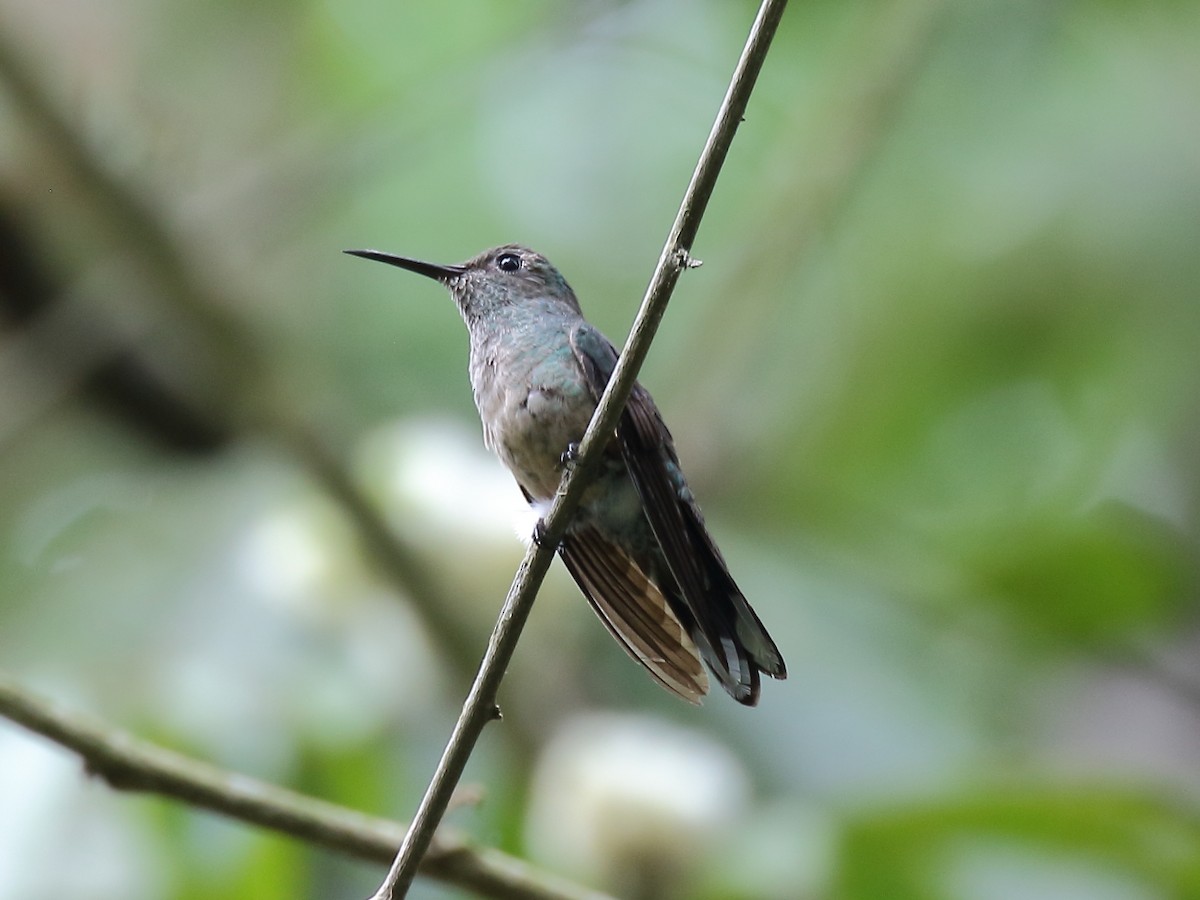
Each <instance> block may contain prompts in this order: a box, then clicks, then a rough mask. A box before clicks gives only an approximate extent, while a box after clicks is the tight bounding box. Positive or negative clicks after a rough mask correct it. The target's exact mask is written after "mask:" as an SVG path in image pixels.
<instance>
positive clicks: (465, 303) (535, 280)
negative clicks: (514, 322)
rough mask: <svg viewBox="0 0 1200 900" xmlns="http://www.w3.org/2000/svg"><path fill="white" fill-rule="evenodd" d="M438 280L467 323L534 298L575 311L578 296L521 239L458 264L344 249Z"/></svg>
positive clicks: (356, 254) (577, 305) (546, 260)
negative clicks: (522, 243) (524, 245)
mask: <svg viewBox="0 0 1200 900" xmlns="http://www.w3.org/2000/svg"><path fill="white" fill-rule="evenodd" d="M346 253H349V254H350V255H352V256H361V257H363V258H364V259H374V260H377V261H378V262H385V263H388V264H389V265H393V266H399V267H400V268H401V269H408V270H409V271H410V272H416V273H417V274H419V275H425V276H426V277H428V278H433V279H435V280H436V281H440V282H441V283H442V284H444V285H445V286H446V288H447V289H448V290H449V291H450V293H451V294H452V295H453V296H454V300H455V302H456V303H457V304H458V308H459V310H461V311H462V314H463V318H465V319H466V320H467V324H468V325H470V324H471V323H472V322H476V321H480V320H482V319H487V318H488V317H489V316H491V315H493V314H495V313H497V312H498V311H500V310H501V309H503V308H504V307H508V306H519V305H523V304H528V303H533V302H537V303H540V304H559V303H561V304H563V305H565V306H566V307H568V308H569V309H570V310H572V311H573V312H576V313H578V312H579V301H578V300H576V299H575V292H574V291H572V290H571V286H570V285H569V284H567V281H566V279H565V278H563V277H562V275H561V274H560V273H559V271H558V269H556V268H554V266H552V265H551V264H550V261H549V260H548V259H546V257H544V256H542V255H541V254H540V253H536V252H534V251H533V250H530V249H529V248H528V247H522V246H520V245H519V244H504V245H503V246H500V247H493V248H492V249H490V250H484V251H483V252H482V253H480V254H479V255H478V256H475V257H472V258H471V259H468V260H467V261H466V262H464V263H458V264H457V265H448V266H447V265H440V264H437V263H427V262H422V261H420V260H416V259H409V258H408V257H405V256H393V255H392V254H390V253H381V252H380V251H378V250H347V251H346Z"/></svg>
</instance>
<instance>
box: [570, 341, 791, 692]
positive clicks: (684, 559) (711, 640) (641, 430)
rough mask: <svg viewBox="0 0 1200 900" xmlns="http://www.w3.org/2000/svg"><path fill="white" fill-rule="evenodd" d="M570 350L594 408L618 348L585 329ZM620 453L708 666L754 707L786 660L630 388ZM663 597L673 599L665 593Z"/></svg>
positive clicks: (643, 398) (642, 397)
mask: <svg viewBox="0 0 1200 900" xmlns="http://www.w3.org/2000/svg"><path fill="white" fill-rule="evenodd" d="M571 348H572V350H573V351H574V353H575V357H576V359H577V360H578V362H579V364H580V367H581V368H582V369H583V372H584V374H585V376H586V377H587V380H588V384H589V387H590V388H591V391H592V394H593V395H594V397H595V398H596V400H597V401H598V400H599V398H600V395H601V394H602V393H603V392H604V388H605V387H606V386H607V384H608V380H609V378H610V377H611V376H612V372H613V369H614V368H615V366H616V363H617V351H616V348H615V347H613V345H612V344H611V343H610V342H609V341H608V339H607V338H606V337H604V335H602V334H601V333H600V332H599V331H597V330H596V329H595V328H593V327H592V326H591V325H588V324H587V323H584V324H582V325H580V326H578V327H577V328H576V329H575V330H574V331H573V332H572V333H571ZM617 434H618V437H619V438H620V444H621V452H622V456H623V457H624V460H625V465H626V468H627V469H628V471H629V475H630V478H631V479H632V480H633V483H634V485H635V486H636V487H637V490H638V494H639V495H640V497H641V499H642V506H643V508H644V509H645V511H646V518H647V519H648V520H649V522H650V527H651V529H652V530H653V532H654V536H655V538H656V539H657V540H658V543H659V546H660V548H661V549H662V553H663V557H664V559H665V561H666V564H667V567H668V568H669V569H670V574H671V575H672V576H673V577H674V580H675V583H676V585H677V587H678V591H679V594H681V595H682V599H683V601H684V602H685V603H686V605H687V608H688V612H690V613H691V615H690V616H687V615H680V614H679V613H677V617H679V618H682V619H683V620H684V621H685V622H686V621H687V620H688V619H692V622H690V623H689V624H694V627H692V628H691V629H690V631H691V637H692V640H693V641H694V642H695V644H696V646H697V648H698V649H699V651H700V654H701V656H702V657H703V658H704V660H705V662H707V663H708V665H709V668H711V669H712V671H713V674H715V675H716V676H717V678H718V680H719V681H720V682H721V686H722V687H723V688H725V690H726V691H727V692H728V693H729V695H730V696H732V697H733V698H734V699H735V700H737V701H738V702H739V703H745V704H746V705H748V706H753V705H754V704H755V703H756V702H757V700H758V692H759V681H760V679H759V673H760V672H765V673H766V674H768V675H770V676H771V677H773V678H786V677H787V669H786V667H785V665H784V662H783V657H782V656H781V655H780V653H779V649H778V648H777V647H776V646H775V642H774V641H773V640H771V636H770V635H769V634H768V633H767V630H766V628H764V627H763V624H762V622H761V620H759V618H758V616H757V615H756V614H755V612H754V610H753V609H751V607H750V604H749V603H748V602H747V601H746V598H745V597H744V596H743V595H742V592H741V590H739V589H738V586H737V584H736V583H735V582H734V580H733V577H732V576H731V575H730V574H729V569H728V568H727V567H726V565H725V560H724V558H723V557H722V556H721V552H720V550H718V549H717V545H716V543H715V542H714V541H713V539H712V537H711V536H710V535H709V533H708V529H707V528H706V527H705V525H704V517H703V516H702V515H701V513H700V507H699V506H697V505H696V502H695V500H694V499H693V498H692V495H691V492H690V491H689V490H688V487H687V484H686V482H685V481H684V479H683V473H682V471H681V469H680V467H679V459H678V457H677V456H676V455H675V446H674V442H673V440H672V438H671V433H670V431H668V430H667V426H666V424H665V423H664V422H663V420H662V416H661V415H660V414H659V412H658V407H656V406H655V405H654V400H653V398H652V397H651V396H650V394H649V392H647V391H646V390H645V388H643V387H642V386H641V385H636V384H635V385H634V388H633V391H632V393H631V394H630V396H629V402H628V403H627V404H626V406H625V412H624V414H623V415H622V417H621V422H620V424H619V426H618V428H617ZM664 592H665V593H668V594H669V593H670V591H669V590H667V589H666V588H665V586H664Z"/></svg>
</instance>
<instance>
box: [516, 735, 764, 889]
mask: <svg viewBox="0 0 1200 900" xmlns="http://www.w3.org/2000/svg"><path fill="white" fill-rule="evenodd" d="M748 796H749V786H748V779H747V776H746V773H745V770H744V769H743V767H742V765H741V763H740V762H739V761H738V760H737V759H736V758H735V757H734V756H733V754H732V753H730V752H729V750H727V749H726V748H725V747H724V746H722V745H720V744H718V743H716V742H715V741H713V740H712V739H711V738H710V737H708V736H707V735H704V734H701V733H699V732H695V731H691V730H689V729H686V728H682V727H679V726H677V725H672V724H670V723H667V722H663V721H662V720H659V719H655V718H652V717H649V716H631V715H611V714H603V715H602V714H596V715H587V716H581V717H578V718H576V719H573V720H571V721H570V722H568V723H567V725H566V726H565V727H564V728H563V729H562V730H561V731H560V732H559V733H558V735H556V736H555V738H554V739H553V740H552V741H551V742H550V744H549V745H548V747H547V748H546V751H545V753H544V755H543V757H542V759H541V761H540V762H539V764H538V766H537V769H536V771H535V773H534V783H533V792H532V801H531V804H530V811H529V819H528V838H529V844H530V847H531V849H532V850H533V852H534V855H535V856H536V857H538V858H539V859H541V860H543V861H545V862H547V863H548V864H551V865H553V866H554V867H555V868H559V869H565V870H568V871H571V872H572V873H574V874H577V875H579V876H582V877H586V878H588V879H592V880H597V881H601V882H603V883H604V884H606V885H609V886H615V887H618V888H620V889H621V890H622V891H623V892H624V894H628V895H630V896H670V895H671V894H672V893H674V891H675V890H678V889H679V887H680V880H681V876H683V875H684V874H685V873H686V872H687V870H688V869H690V868H691V867H692V866H694V865H695V864H696V863H697V862H698V861H700V860H702V859H703V858H704V857H705V856H706V855H707V854H708V853H709V852H710V851H711V850H712V849H713V848H714V847H715V846H716V844H717V842H718V840H719V839H720V838H721V837H722V836H723V835H726V834H728V833H729V832H730V831H731V830H732V828H733V827H734V826H735V825H736V824H737V822H738V820H739V819H740V818H741V817H742V815H743V813H744V811H745V809H746V805H747V800H748Z"/></svg>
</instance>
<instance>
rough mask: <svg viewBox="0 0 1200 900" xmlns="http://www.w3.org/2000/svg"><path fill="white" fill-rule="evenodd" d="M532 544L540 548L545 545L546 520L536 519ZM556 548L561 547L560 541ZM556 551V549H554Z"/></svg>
mask: <svg viewBox="0 0 1200 900" xmlns="http://www.w3.org/2000/svg"><path fill="white" fill-rule="evenodd" d="M533 542H534V543H535V544H536V545H537V546H539V547H540V546H542V545H543V544H544V543H546V520H545V519H538V520H537V524H536V525H534V526H533ZM558 547H562V541H559V543H558ZM555 549H558V548H555Z"/></svg>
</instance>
